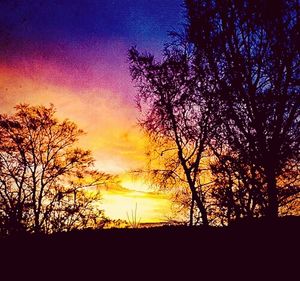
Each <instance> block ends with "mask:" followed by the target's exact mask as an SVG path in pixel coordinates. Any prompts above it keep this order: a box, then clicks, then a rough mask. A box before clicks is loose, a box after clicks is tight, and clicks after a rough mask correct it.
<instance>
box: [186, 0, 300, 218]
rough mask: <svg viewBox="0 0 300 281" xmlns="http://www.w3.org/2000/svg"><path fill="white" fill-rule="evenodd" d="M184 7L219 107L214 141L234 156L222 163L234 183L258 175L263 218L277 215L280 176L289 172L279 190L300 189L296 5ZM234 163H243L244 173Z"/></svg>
mask: <svg viewBox="0 0 300 281" xmlns="http://www.w3.org/2000/svg"><path fill="white" fill-rule="evenodd" d="M186 6H187V11H188V28H187V32H188V38H189V40H190V41H191V42H193V43H194V45H195V48H196V50H197V51H196V52H197V55H196V56H197V59H196V60H197V66H198V72H199V73H204V74H205V75H204V76H202V77H201V81H203V80H204V81H206V82H207V87H210V88H211V89H212V88H213V89H214V90H213V91H212V92H211V94H212V95H214V96H215V98H216V99H218V100H219V102H220V104H221V106H220V112H219V115H220V120H221V121H222V129H221V130H220V132H219V136H218V138H216V140H217V141H218V140H220V139H221V140H222V143H223V148H224V144H226V150H228V151H230V153H231V154H232V153H234V154H235V156H234V157H231V158H227V160H226V161H227V162H228V161H229V163H230V166H231V168H232V169H233V172H234V173H237V174H238V177H239V180H240V179H241V178H242V177H243V176H246V174H248V175H247V177H246V178H248V181H251V180H254V179H256V178H257V175H259V178H260V179H259V181H260V182H259V186H257V185H256V184H254V185H253V186H255V188H253V189H257V188H259V189H260V190H261V191H262V192H264V190H265V191H266V195H267V206H266V209H265V215H267V216H268V217H270V218H274V217H277V216H278V208H279V202H280V201H281V198H280V197H281V193H282V191H283V190H282V188H281V185H282V184H281V180H280V179H279V178H280V177H281V178H283V175H284V174H285V175H286V174H287V173H288V174H290V175H291V176H292V175H293V176H292V179H290V180H289V183H286V184H284V186H285V189H286V190H287V189H289V190H290V191H291V193H290V195H291V196H294V195H295V193H297V192H299V140H300V135H299V122H300V108H299V81H300V80H299V42H300V37H299V30H300V28H299V27H300V25H299V24H300V23H299V1H293V0H291V1H282V0H276V1H261V0H256V1H235V0H233V1H202V0H201V1H200V0H199V1H197V0H187V1H186ZM220 147H221V145H218V146H217V147H216V150H218V154H219V155H221V156H222V155H223V154H224V153H223V151H221V150H220ZM236 159H238V161H239V162H240V163H244V164H247V165H248V168H247V173H246V174H245V173H244V175H242V173H241V167H240V166H239V167H235V164H234V162H235V161H236ZM226 161H225V162H226ZM223 162H224V161H223ZM223 162H222V161H221V162H220V163H223ZM288 171H289V172H288ZM253 173H254V174H256V176H254V174H253ZM231 174H232V173H231ZM249 175H251V176H250V177H249ZM244 183H245V182H244ZM247 185H248V187H247V188H250V189H251V190H252V187H250V185H251V184H250V183H249V182H248V183H247ZM244 187H245V186H244ZM244 187H243V188H244ZM297 189H298V191H297ZM287 193H289V192H287ZM286 195H287V194H286Z"/></svg>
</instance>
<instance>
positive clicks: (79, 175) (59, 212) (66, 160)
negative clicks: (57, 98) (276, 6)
mask: <svg viewBox="0 0 300 281" xmlns="http://www.w3.org/2000/svg"><path fill="white" fill-rule="evenodd" d="M54 115H55V109H54V107H53V106H51V107H49V108H46V107H44V106H29V105H18V106H16V113H15V114H13V115H1V116H0V136H1V144H0V218H1V228H2V229H1V230H2V232H3V233H4V234H13V233H15V232H20V231H29V232H46V233H48V232H53V231H62V230H70V229H72V228H82V227H85V226H91V225H94V226H95V225H96V224H99V223H100V221H101V219H103V213H102V211H99V210H98V211H97V208H95V206H93V204H94V203H93V202H94V201H95V199H96V198H98V199H99V194H98V192H97V189H95V190H92V187H93V186H98V185H99V184H103V183H104V182H105V181H107V180H108V179H109V176H108V175H106V174H104V173H99V172H97V171H95V170H94V169H93V163H94V159H93V158H92V156H91V153H90V151H87V150H83V149H80V148H77V147H76V146H75V145H76V142H77V141H78V138H79V136H81V135H82V134H83V131H82V130H79V129H78V128H77V126H76V125H75V124H74V123H73V122H71V121H69V120H64V121H62V122H60V121H58V120H57V119H56V118H55V116H54ZM88 187H89V190H87V188H88Z"/></svg>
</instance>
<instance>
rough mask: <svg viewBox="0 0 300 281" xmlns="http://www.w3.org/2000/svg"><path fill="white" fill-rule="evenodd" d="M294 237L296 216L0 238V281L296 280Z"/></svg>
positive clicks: (299, 224) (299, 223)
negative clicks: (200, 225) (225, 223)
mask: <svg viewBox="0 0 300 281" xmlns="http://www.w3.org/2000/svg"><path fill="white" fill-rule="evenodd" d="M299 238H300V217H289V218H281V219H278V220H276V221H272V222H270V221H262V220H260V221H252V222H249V221H248V222H242V223H239V224H236V225H233V226H231V227H226V228H225V227H224V228H188V227H178V226H176V227H159V228H148V229H146V228H145V229H109V230H98V231H77V232H71V233H60V234H55V235H49V236H38V235H28V236H22V237H11V238H3V239H1V240H0V250H1V259H2V260H3V262H2V263H1V264H0V268H1V275H0V280H33V279H34V280H35V279H37V280H78V279H79V280H80V279H81V280H233V279H234V280H266V281H269V280H300V277H299V276H300V258H299V257H300V243H299ZM7 274H8V275H7ZM4 275H5V276H8V278H7V277H6V278H5V279H2V278H1V276H4ZM48 278H49V279H48ZM298 278H299V279H298Z"/></svg>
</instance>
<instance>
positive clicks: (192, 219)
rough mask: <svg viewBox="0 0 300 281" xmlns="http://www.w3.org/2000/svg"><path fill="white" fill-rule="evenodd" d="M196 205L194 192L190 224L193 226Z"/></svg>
mask: <svg viewBox="0 0 300 281" xmlns="http://www.w3.org/2000/svg"><path fill="white" fill-rule="evenodd" d="M194 206H195V198H194V196H193V194H192V202H191V207H190V226H193V224H194Z"/></svg>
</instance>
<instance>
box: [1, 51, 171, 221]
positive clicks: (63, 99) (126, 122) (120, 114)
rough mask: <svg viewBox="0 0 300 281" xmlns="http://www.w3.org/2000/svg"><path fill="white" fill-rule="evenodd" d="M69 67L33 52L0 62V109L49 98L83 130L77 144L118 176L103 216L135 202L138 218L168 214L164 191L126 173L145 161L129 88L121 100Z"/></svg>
mask: <svg viewBox="0 0 300 281" xmlns="http://www.w3.org/2000/svg"><path fill="white" fill-rule="evenodd" d="M73 73H74V72H73V71H72V69H70V68H68V67H65V66H61V65H56V64H55V63H53V62H49V61H47V60H42V59H36V58H34V57H33V58H28V57H27V58H26V60H24V61H18V62H15V63H14V64H12V65H6V64H3V63H2V64H0V93H2V95H1V99H0V108H1V112H2V113H12V112H13V107H14V106H15V105H16V104H18V103H29V104H31V105H39V104H43V105H49V104H50V103H53V104H54V105H55V107H56V109H57V116H58V117H59V118H69V119H70V120H72V121H74V122H75V123H76V124H78V125H79V127H80V128H82V129H83V130H84V131H85V132H86V135H85V136H83V137H82V139H81V140H80V145H81V146H82V147H84V148H86V149H91V150H92V152H93V155H94V157H95V159H96V167H97V168H98V169H99V170H102V171H105V172H108V173H112V174H118V175H119V176H120V184H121V186H120V187H119V188H117V189H116V188H108V189H107V190H104V191H103V199H102V202H101V205H100V207H101V208H104V210H105V211H106V214H107V216H109V217H110V218H112V219H119V218H120V219H127V214H131V211H132V210H134V208H135V205H137V213H138V216H139V218H140V219H141V222H158V221H165V220H167V218H168V217H170V201H169V200H168V199H167V197H166V195H163V194H158V193H155V192H152V190H151V189H149V188H148V186H147V184H146V183H145V182H144V181H143V179H137V178H136V177H134V178H133V177H131V176H130V174H128V172H129V171H130V170H132V169H137V168H141V167H143V166H144V165H145V161H146V159H145V145H146V143H147V140H146V138H145V136H144V135H143V134H142V132H141V131H140V129H139V127H138V126H137V117H138V114H139V113H138V111H137V109H136V108H135V105H134V100H133V99H134V98H133V93H132V95H131V97H130V96H127V97H126V100H125V101H124V97H122V96H121V95H119V94H118V93H117V92H115V91H114V90H111V89H108V88H102V86H101V83H99V84H100V85H97V81H96V82H95V81H92V82H93V83H90V84H89V85H92V87H91V86H89V87H85V88H83V87H77V86H76V85H75V86H74V84H73V83H72V81H74V80H76V76H74V75H73ZM83 79H84V77H83ZM90 79H92V77H90ZM74 82H76V81H74Z"/></svg>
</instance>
